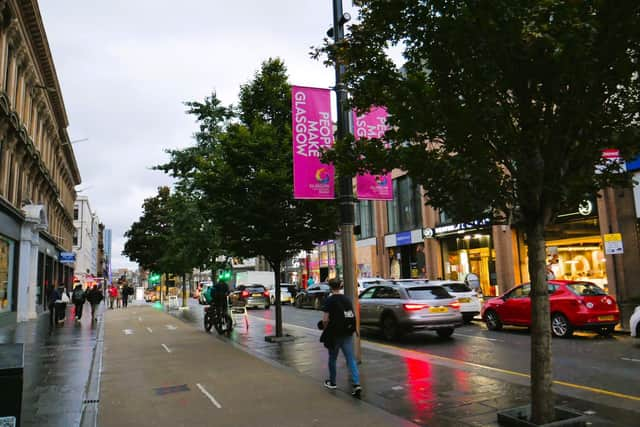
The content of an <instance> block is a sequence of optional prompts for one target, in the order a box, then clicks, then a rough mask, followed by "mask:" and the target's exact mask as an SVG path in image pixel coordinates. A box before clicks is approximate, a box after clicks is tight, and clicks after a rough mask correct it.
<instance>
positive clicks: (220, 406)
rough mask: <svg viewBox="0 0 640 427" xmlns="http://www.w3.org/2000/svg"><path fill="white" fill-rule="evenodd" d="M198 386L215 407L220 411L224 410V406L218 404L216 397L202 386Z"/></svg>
mask: <svg viewBox="0 0 640 427" xmlns="http://www.w3.org/2000/svg"><path fill="white" fill-rule="evenodd" d="M196 386H197V387H198V388H199V389H200V391H201V392H202V394H204V395H205V396H207V398H208V399H209V400H210V401H211V403H213V404H214V405H216V408H218V409H222V405H220V404H219V403H218V401H217V400H216V398H215V397H213V396H211V394H210V393H209V392H208V391H207V390H206V389H205V388H204V387H202V386H201V385H200V384H196Z"/></svg>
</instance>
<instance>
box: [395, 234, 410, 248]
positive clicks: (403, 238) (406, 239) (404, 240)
mask: <svg viewBox="0 0 640 427" xmlns="http://www.w3.org/2000/svg"><path fill="white" fill-rule="evenodd" d="M410 244H411V232H410V231H405V232H402V233H397V234H396V246H404V245H410Z"/></svg>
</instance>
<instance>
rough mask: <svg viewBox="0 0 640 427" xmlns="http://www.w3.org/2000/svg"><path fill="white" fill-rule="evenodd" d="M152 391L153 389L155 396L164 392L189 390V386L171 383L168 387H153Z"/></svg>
mask: <svg viewBox="0 0 640 427" xmlns="http://www.w3.org/2000/svg"><path fill="white" fill-rule="evenodd" d="M153 391H155V393H156V395H157V396H163V395H165V394H170V393H179V392H181V391H189V387H188V386H187V385H186V384H180V385H173V386H168V387H158V388H154V389H153Z"/></svg>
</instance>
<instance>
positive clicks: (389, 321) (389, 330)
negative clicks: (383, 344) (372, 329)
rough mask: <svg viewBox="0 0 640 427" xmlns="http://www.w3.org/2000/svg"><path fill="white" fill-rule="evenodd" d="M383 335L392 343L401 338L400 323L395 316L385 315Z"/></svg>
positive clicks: (383, 318)
mask: <svg viewBox="0 0 640 427" xmlns="http://www.w3.org/2000/svg"><path fill="white" fill-rule="evenodd" d="M382 334H383V335H384V337H385V339H387V340H389V341H391V340H394V339H396V338H398V337H399V336H400V328H399V327H398V321H397V320H396V318H395V316H394V315H393V314H385V315H384V317H382Z"/></svg>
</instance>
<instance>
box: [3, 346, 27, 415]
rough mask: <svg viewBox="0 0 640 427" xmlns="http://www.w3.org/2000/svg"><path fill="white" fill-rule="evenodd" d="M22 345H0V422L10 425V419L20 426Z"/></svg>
mask: <svg viewBox="0 0 640 427" xmlns="http://www.w3.org/2000/svg"><path fill="white" fill-rule="evenodd" d="M23 346H24V344H0V420H2V421H3V422H5V424H4V425H11V424H10V421H9V420H11V417H14V418H15V420H16V423H15V425H16V426H20V410H21V409H22V376H23V370H24V348H23Z"/></svg>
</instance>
